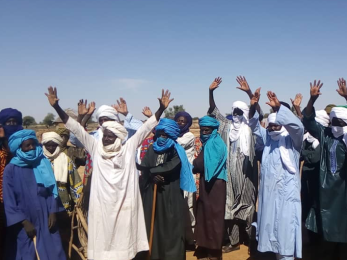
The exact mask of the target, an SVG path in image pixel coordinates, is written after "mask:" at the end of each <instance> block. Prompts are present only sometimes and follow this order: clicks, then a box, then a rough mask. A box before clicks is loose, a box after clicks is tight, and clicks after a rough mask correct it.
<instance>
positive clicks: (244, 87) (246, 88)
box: [236, 76, 251, 93]
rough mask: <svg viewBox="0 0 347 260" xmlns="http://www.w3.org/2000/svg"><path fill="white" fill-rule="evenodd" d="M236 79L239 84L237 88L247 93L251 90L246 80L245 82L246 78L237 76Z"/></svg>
mask: <svg viewBox="0 0 347 260" xmlns="http://www.w3.org/2000/svg"><path fill="white" fill-rule="evenodd" d="M236 81H237V83H239V84H240V86H239V87H237V88H238V89H239V90H242V91H244V92H247V93H248V92H249V91H250V90H251V89H250V88H249V85H248V82H247V80H246V78H245V77H243V76H238V77H237V78H236Z"/></svg>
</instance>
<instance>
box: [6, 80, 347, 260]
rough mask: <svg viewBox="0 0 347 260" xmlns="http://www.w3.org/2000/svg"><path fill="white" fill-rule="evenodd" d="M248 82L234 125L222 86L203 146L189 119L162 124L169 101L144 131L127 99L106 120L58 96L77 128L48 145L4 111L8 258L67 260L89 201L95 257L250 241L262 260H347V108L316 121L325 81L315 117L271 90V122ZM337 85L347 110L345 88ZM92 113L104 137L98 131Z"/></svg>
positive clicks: (217, 250)
mask: <svg viewBox="0 0 347 260" xmlns="http://www.w3.org/2000/svg"><path fill="white" fill-rule="evenodd" d="M236 80H237V82H238V83H239V85H240V86H239V87H238V89H239V90H241V91H243V92H245V93H246V94H247V95H248V97H249V101H248V102H246V103H245V102H243V101H235V102H234V103H232V111H231V114H229V115H227V116H224V115H223V114H222V113H221V112H220V110H219V109H218V107H217V105H216V103H215V99H214V91H216V90H217V89H218V88H219V86H220V85H221V83H222V79H221V78H216V79H215V80H214V81H213V82H212V84H211V85H210V87H209V109H208V111H207V115H206V116H204V117H202V118H200V119H199V127H200V137H198V138H196V137H195V136H194V134H193V133H191V132H190V128H191V126H192V123H193V119H192V117H191V115H190V114H189V113H187V112H179V113H177V114H176V115H175V117H174V118H172V119H169V118H161V116H162V114H163V112H164V111H165V110H166V109H167V108H168V106H169V104H170V103H171V101H172V100H173V99H171V93H170V92H169V91H168V90H166V91H164V90H163V91H162V94H161V97H160V98H158V100H159V108H158V110H157V111H156V112H155V113H154V114H152V112H151V110H150V109H149V107H145V108H144V109H143V114H144V115H145V116H146V117H147V118H148V119H147V120H146V121H145V122H142V121H141V120H138V119H136V118H135V117H134V116H133V115H132V114H130V113H129V111H128V107H127V103H126V101H125V100H124V99H122V98H121V99H120V100H119V101H117V104H116V105H113V106H108V105H102V106H100V107H99V109H97V110H96V106H95V103H94V102H91V103H90V104H88V103H87V101H84V100H80V101H79V103H78V116H77V118H75V119H74V118H73V117H71V116H69V115H68V113H66V112H65V111H64V110H63V109H62V108H61V106H60V104H59V103H60V102H59V98H58V95H57V89H56V88H53V87H49V88H48V93H46V96H47V99H48V102H49V104H50V105H51V106H52V107H53V108H54V109H55V111H56V112H57V114H58V115H59V117H60V119H61V120H62V122H63V123H64V125H65V127H64V128H57V129H54V130H52V131H47V132H45V133H43V134H42V136H40V137H39V138H38V137H37V135H36V133H35V132H34V131H33V130H28V129H23V127H22V123H23V122H22V113H21V112H20V111H18V110H16V109H13V108H5V109H2V110H1V111H0V252H1V255H0V259H6V260H34V259H41V260H64V259H67V258H68V257H69V254H68V251H69V249H68V248H69V242H70V237H71V232H74V231H73V230H72V229H71V218H72V216H73V214H72V212H73V211H74V209H75V206H76V205H77V204H78V203H79V202H80V200H81V198H82V197H83V200H85V201H86V203H85V204H86V205H85V209H86V212H87V225H88V246H87V255H88V257H87V258H88V259H91V260H111V259H112V260H131V259H135V260H142V259H153V260H159V259H160V260H184V259H185V258H186V251H187V250H188V249H189V250H194V251H195V252H194V255H195V256H196V258H197V259H201V260H208V259H210V260H212V259H213V260H219V259H222V255H223V253H228V252H231V251H236V250H240V245H241V244H244V245H246V246H248V247H249V248H250V250H249V253H250V254H251V256H252V255H254V254H257V253H258V252H272V253H273V255H274V258H276V259H281V260H290V259H292V260H293V259H294V258H302V256H303V254H302V252H303V247H304V249H305V250H306V251H307V254H306V256H307V257H308V259H315V260H316V259H324V260H328V259H339V260H345V259H347V218H346V215H347V186H346V181H347V160H346V145H347V143H346V142H347V106H346V105H332V104H330V105H327V106H326V107H325V109H324V110H316V109H315V107H314V104H315V101H316V100H317V99H318V97H319V96H320V95H321V94H322V93H321V92H320V90H321V88H322V86H323V83H321V82H320V81H316V80H315V81H314V82H313V83H311V84H310V88H309V89H308V90H307V92H309V93H310V98H309V101H308V103H307V105H306V107H305V108H304V109H302V108H301V102H302V98H303V97H302V95H301V94H297V95H296V96H295V98H294V100H291V104H292V105H291V106H290V105H289V104H288V103H286V102H284V101H280V100H279V99H278V97H277V95H276V94H275V93H274V92H272V91H268V92H267V94H266V96H267V102H266V104H267V105H269V106H270V109H271V113H270V114H268V115H264V113H263V111H262V109H261V107H260V103H259V101H260V94H261V89H260V88H258V89H257V90H256V91H254V92H252V90H251V89H250V87H249V85H248V83H247V81H246V78H245V77H242V76H239V77H237V79H236ZM337 84H338V89H337V93H338V94H339V95H340V96H341V97H343V98H345V99H346V100H347V88H346V81H345V80H344V79H343V78H341V79H339V80H338V81H337ZM206 91H207V89H206ZM146 105H148V104H146ZM94 112H95V116H96V119H97V122H98V125H99V126H98V128H97V129H96V130H95V131H92V132H88V131H87V128H86V126H87V122H88V120H89V119H90V118H91V117H92V115H93V114H94ZM119 115H123V116H124V122H123V123H122V122H121V120H120V116H119ZM80 166H84V167H85V170H84V176H83V177H81V176H80V175H79V173H78V171H77V169H78V168H79V167H80ZM303 234H305V236H306V237H307V238H306V239H304V240H307V241H306V242H305V243H304V242H303ZM254 244H256V245H257V250H255V251H254V250H251V249H252V245H254Z"/></svg>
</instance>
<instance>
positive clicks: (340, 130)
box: [330, 106, 347, 146]
mask: <svg viewBox="0 0 347 260" xmlns="http://www.w3.org/2000/svg"><path fill="white" fill-rule="evenodd" d="M334 117H336V118H339V119H342V120H343V121H344V122H345V123H347V106H337V107H334V108H332V109H331V112H330V122H332V120H333V118H334ZM331 131H332V133H333V135H334V137H335V138H339V137H340V136H343V142H344V143H345V145H346V146H347V126H344V127H342V126H331Z"/></svg>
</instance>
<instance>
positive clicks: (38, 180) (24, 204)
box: [3, 130, 66, 260]
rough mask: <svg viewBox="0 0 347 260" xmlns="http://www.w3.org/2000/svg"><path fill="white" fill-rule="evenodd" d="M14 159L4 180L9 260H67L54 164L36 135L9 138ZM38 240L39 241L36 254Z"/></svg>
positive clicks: (20, 133) (27, 132)
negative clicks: (59, 225) (59, 224)
mask: <svg viewBox="0 0 347 260" xmlns="http://www.w3.org/2000/svg"><path fill="white" fill-rule="evenodd" d="M9 148H10V150H11V153H12V154H13V156H14V157H13V158H12V160H11V161H10V163H9V164H8V165H7V166H6V168H5V171H4V179H3V192H4V204H5V213H6V218H7V226H8V229H9V230H8V236H7V238H6V239H7V246H6V256H5V259H7V260H35V259H36V251H37V254H38V255H39V257H40V259H42V260H65V259H66V257H65V254H64V251H63V248H62V244H61V239H60V235H59V232H58V229H57V226H56V225H55V221H56V217H55V213H56V212H57V211H58V205H57V200H56V198H57V196H58V190H57V186H56V182H55V178H54V174H53V171H52V167H51V165H50V162H49V161H48V160H47V159H46V158H45V157H44V155H43V152H42V148H41V147H40V146H39V145H38V140H37V139H36V135H35V132H34V131H32V130H21V131H18V132H16V133H14V134H12V136H11V137H10V138H9ZM34 238H35V240H36V251H35V244H34Z"/></svg>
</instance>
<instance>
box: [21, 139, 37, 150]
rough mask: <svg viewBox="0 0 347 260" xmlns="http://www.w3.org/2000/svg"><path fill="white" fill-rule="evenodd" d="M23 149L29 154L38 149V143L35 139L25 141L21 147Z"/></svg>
mask: <svg viewBox="0 0 347 260" xmlns="http://www.w3.org/2000/svg"><path fill="white" fill-rule="evenodd" d="M21 149H22V151H23V152H25V153H26V152H29V151H31V150H35V149H36V142H35V140H34V139H28V140H25V141H24V142H23V143H22V145H21Z"/></svg>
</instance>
